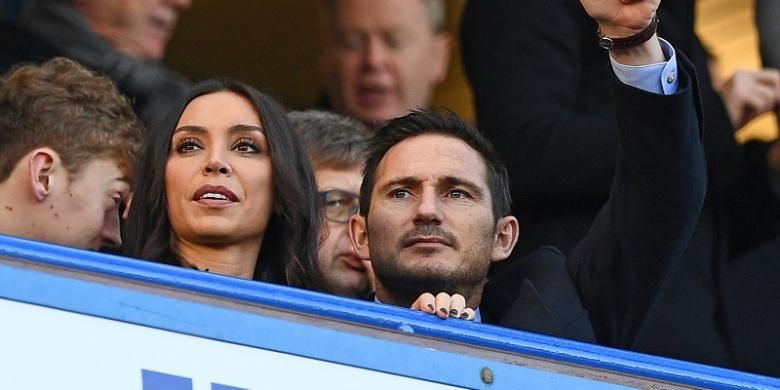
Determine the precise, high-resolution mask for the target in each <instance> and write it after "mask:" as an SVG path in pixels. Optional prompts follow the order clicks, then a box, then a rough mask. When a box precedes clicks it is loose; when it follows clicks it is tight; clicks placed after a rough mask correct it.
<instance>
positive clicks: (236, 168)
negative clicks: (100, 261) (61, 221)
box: [125, 80, 320, 289]
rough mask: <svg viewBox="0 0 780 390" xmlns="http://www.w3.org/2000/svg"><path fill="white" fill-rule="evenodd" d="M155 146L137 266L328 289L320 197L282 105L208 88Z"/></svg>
mask: <svg viewBox="0 0 780 390" xmlns="http://www.w3.org/2000/svg"><path fill="white" fill-rule="evenodd" d="M147 137H148V138H147V142H146V145H145V148H144V150H143V154H142V156H141V161H140V164H139V169H138V170H137V172H138V175H139V177H138V180H137V183H138V185H137V188H136V189H135V191H134V197H133V201H132V206H131V207H130V212H129V217H128V222H127V227H126V229H125V232H126V238H125V243H126V253H127V254H128V255H129V256H132V257H137V258H143V259H149V260H154V261H159V262H163V263H168V264H174V265H181V266H186V267H191V268H195V269H200V270H204V271H209V272H214V273H220V274H226V275H232V276H237V277H242V278H246V279H255V280H261V281H266V282H272V283H277V284H285V285H292V286H299V287H304V288H310V289H318V288H319V286H320V277H319V271H318V269H317V261H316V259H317V258H316V256H317V243H318V233H317V232H318V227H319V211H318V206H317V205H318V203H317V187H316V184H315V181H314V175H313V173H312V169H311V166H310V164H309V162H308V160H307V158H306V155H305V154H304V152H303V150H302V148H301V146H300V145H299V143H298V141H297V139H296V138H295V136H294V135H293V133H292V131H291V129H290V125H289V123H288V121H287V118H286V116H285V112H284V109H282V107H281V106H280V105H279V104H278V103H276V102H275V101H274V100H273V99H272V98H271V97H269V96H267V95H266V94H264V93H262V92H259V91H257V90H256V89H254V88H252V87H249V86H247V85H244V84H242V83H239V82H236V81H222V80H211V81H206V82H203V83H200V84H198V85H196V86H195V87H193V88H192V89H191V90H190V92H189V94H188V95H187V97H186V98H185V99H184V100H183V102H182V103H181V104H180V105H179V107H178V108H177V109H176V110H174V111H172V112H171V115H170V118H169V120H168V122H167V124H166V126H165V127H164V128H162V129H158V130H157V131H152V132H150V133H149V134H148V136H147Z"/></svg>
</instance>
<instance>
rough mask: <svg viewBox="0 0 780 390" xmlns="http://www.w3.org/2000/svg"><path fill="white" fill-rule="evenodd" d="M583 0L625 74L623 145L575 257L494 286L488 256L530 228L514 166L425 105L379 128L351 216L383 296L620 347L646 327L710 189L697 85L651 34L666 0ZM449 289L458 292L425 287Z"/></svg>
mask: <svg viewBox="0 0 780 390" xmlns="http://www.w3.org/2000/svg"><path fill="white" fill-rule="evenodd" d="M581 2H582V3H583V5H584V6H585V8H586V9H587V10H588V12H589V14H590V15H591V16H592V17H593V18H594V19H596V20H597V21H598V22H599V26H600V28H601V33H602V36H601V41H602V43H603V44H604V46H605V48H611V50H610V53H611V58H612V60H613V63H612V66H613V68H614V69H615V75H616V76H617V77H616V78H618V79H620V80H624V81H619V80H618V79H616V78H613V81H612V83H613V91H614V93H615V94H616V96H617V99H616V100H617V106H618V111H617V112H618V118H617V120H618V123H620V125H621V126H620V136H621V137H620V139H621V151H622V152H621V153H620V154H619V155H618V160H617V169H616V176H615V181H614V183H613V186H612V193H611V196H610V199H609V201H608V202H607V204H606V205H605V206H604V207H603V208H602V210H601V212H600V214H599V216H598V218H597V219H596V221H595V222H594V223H593V225H592V227H591V229H590V231H589V232H588V234H587V235H586V237H585V238H584V239H583V240H582V241H581V242H580V243H579V245H578V247H577V248H576V249H575V250H574V251H573V253H572V255H571V256H570V257H569V259H568V260H567V259H566V258H565V256H563V254H562V253H561V252H559V251H557V250H555V249H553V248H542V249H540V250H538V251H537V252H535V253H533V254H532V255H530V256H529V257H528V258H526V259H525V260H523V261H520V262H517V263H516V264H514V265H513V266H512V267H513V268H512V269H511V270H507V272H506V273H505V274H504V275H502V276H501V277H499V278H495V279H493V280H491V281H490V282H489V283H488V284H487V285H485V283H486V282H487V272H488V267H489V265H490V264H491V262H494V261H500V260H503V259H506V258H507V257H508V256H509V254H510V253H511V251H512V249H513V247H514V246H515V243H516V242H517V237H518V235H519V224H518V221H517V219H516V218H515V217H513V216H511V215H510V196H509V185H508V179H507V172H506V169H505V168H504V167H503V165H502V164H501V163H500V162H498V159H497V157H496V154H495V153H494V151H493V149H492V146H491V145H490V143H489V142H488V141H487V140H486V139H485V138H484V137H483V136H482V135H481V134H480V133H479V132H478V131H477V130H475V129H474V128H472V127H470V126H469V125H467V124H465V123H464V122H463V121H462V120H460V119H459V118H457V117H456V116H454V115H439V114H435V113H432V112H429V111H418V112H414V113H412V114H410V115H408V116H406V117H402V118H398V119H395V120H392V121H391V122H389V123H388V125H387V126H385V127H384V128H383V129H382V130H381V131H380V132H379V133H378V135H377V136H376V137H375V139H374V141H373V143H372V146H371V147H370V148H369V153H368V159H367V163H366V168H365V177H364V180H363V185H362V187H361V199H360V213H359V215H356V216H353V217H352V219H351V220H350V236H351V239H352V242H353V245H354V246H355V249H356V251H357V252H358V255H359V256H361V257H362V258H366V259H370V260H371V262H372V264H373V267H374V272H375V277H376V299H377V300H378V301H380V302H383V303H388V304H393V305H399V306H406V307H409V306H410V305H411V306H413V307H415V308H418V309H420V310H423V311H427V312H429V313H434V312H435V313H436V314H438V315H440V316H442V317H445V318H446V317H447V316H448V315H449V316H453V317H464V312H465V309H464V307H473V308H478V311H477V313H476V315H477V316H478V318H480V317H481V319H482V320H484V321H485V322H489V323H495V324H499V325H502V326H507V327H512V328H517V329H524V330H530V331H535V332H540V333H546V334H550V335H556V336H561V337H567V338H572V339H577V340H582V341H591V342H592V341H597V342H599V343H602V344H606V345H611V346H616V347H624V346H626V345H628V343H629V342H630V340H632V339H633V338H634V337H635V335H636V333H637V332H638V331H639V330H640V328H641V325H642V320H643V318H644V315H645V313H646V312H647V310H648V309H649V307H650V306H651V305H652V303H653V299H654V296H655V292H656V291H657V290H658V288H659V284H660V283H661V280H662V279H663V276H664V274H665V273H666V271H667V269H668V267H669V266H670V265H671V263H673V262H676V260H678V259H679V258H680V257H681V255H682V253H683V251H684V249H685V246H686V244H687V241H688V239H689V238H690V235H691V233H692V231H693V228H694V226H695V224H696V220H697V217H698V212H699V210H700V207H701V203H702V200H703V198H704V191H705V186H706V172H705V164H704V158H703V151H702V144H701V133H700V129H699V118H698V114H699V113H698V100H697V99H696V97H695V96H696V91H695V87H696V81H695V78H694V77H693V76H692V72H691V66H690V65H689V64H688V63H687V62H686V61H684V60H683V61H680V63H679V65H681V67H679V68H676V67H677V65H678V64H677V59H676V58H675V57H674V50H673V49H671V47H670V46H668V44H667V45H665V46H662V44H661V43H660V42H659V40H658V39H657V37H656V36H655V34H654V32H655V30H654V28H655V26H656V22H657V19H655V10H656V8H657V6H658V3H659V1H657V0H639V1H625V0H610V1H598V0H582V1H581ZM592 39H599V38H598V37H596V36H595V35H594V36H593V38H592ZM651 64H654V65H651ZM626 65H633V66H635V67H634V68H632V69H631V70H628V71H626ZM648 65H649V66H648ZM636 67H639V68H641V70H640V72H642V74H640V75H637V73H636V72H634V71H636V70H637V68H636ZM648 71H649V72H648ZM668 71H674V72H675V74H676V75H678V77H676V78H675V79H676V81H677V83H675V84H674V85H673V86H666V85H662V78H661V75H662V74H664V73H663V72H668ZM627 76H628V77H627ZM632 76H639V77H638V79H639V80H637V78H635V77H632ZM628 79H634V81H631V84H632V85H636V86H638V87H639V88H641V89H639V88H635V87H632V86H628V85H626V84H625V83H624V82H627V80H628ZM604 82H605V83H606V82H607V81H606V80H604ZM670 84H672V83H670ZM664 94H666V96H664ZM439 291H443V292H447V293H457V295H453V296H452V297H453V298H450V295H448V294H439V295H438V296H436V297H433V296H427V295H426V294H424V293H425V292H439ZM426 296H427V298H426ZM459 296H460V297H462V299H461V298H459ZM418 298H419V299H418ZM465 313H466V314H465V317H471V314H470V313H469V312H465Z"/></svg>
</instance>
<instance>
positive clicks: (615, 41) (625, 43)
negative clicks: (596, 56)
mask: <svg viewBox="0 0 780 390" xmlns="http://www.w3.org/2000/svg"><path fill="white" fill-rule="evenodd" d="M657 29H658V15H653V20H652V21H651V22H650V24H649V25H648V26H647V27H645V29H644V30H642V31H640V32H639V33H637V34H635V35H632V36H630V37H626V38H610V37H608V36H606V35H604V33H602V32H601V27H599V29H598V35H599V46H601V47H602V48H604V49H606V50H613V49H628V48H630V47H634V46H639V45H641V44H643V43H645V42H647V40H648V39H650V38H652V37H653V34H655V31H656V30H657Z"/></svg>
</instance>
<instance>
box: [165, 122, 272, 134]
mask: <svg viewBox="0 0 780 390" xmlns="http://www.w3.org/2000/svg"><path fill="white" fill-rule="evenodd" d="M179 132H188V133H195V134H204V133H208V129H207V128H205V127H203V126H194V125H188V126H182V127H179V128H177V129H176V130H174V131H173V134H176V133H179ZM251 132H259V133H262V134H265V130H264V129H263V128H262V127H260V126H253V125H242V124H238V125H233V126H230V128H228V134H235V133H251Z"/></svg>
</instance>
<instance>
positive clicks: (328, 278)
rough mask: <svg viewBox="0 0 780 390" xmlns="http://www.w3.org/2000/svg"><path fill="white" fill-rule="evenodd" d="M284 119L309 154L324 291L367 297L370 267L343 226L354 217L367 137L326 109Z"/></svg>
mask: <svg viewBox="0 0 780 390" xmlns="http://www.w3.org/2000/svg"><path fill="white" fill-rule="evenodd" d="M288 118H289V119H290V121H291V122H292V125H293V128H294V129H295V131H296V132H297V134H298V137H299V139H300V141H301V143H302V144H303V146H304V148H305V149H306V151H307V153H308V154H309V160H310V161H311V163H312V166H313V167H314V174H315V176H316V178H317V187H318V189H319V191H320V204H321V205H322V210H323V215H324V216H325V222H324V223H323V226H322V229H323V237H324V240H323V241H322V243H321V244H320V249H319V266H320V271H321V272H322V275H323V279H324V280H325V287H326V289H327V290H328V292H330V293H333V294H336V295H341V296H345V297H352V298H360V299H368V298H370V297H371V295H372V294H373V292H374V288H373V272H372V270H371V263H370V262H368V261H363V260H361V259H360V258H359V257H358V256H357V254H356V253H355V251H354V249H353V248H352V242H351V241H350V239H349V232H348V230H347V226H348V225H347V222H349V218H350V217H351V216H352V215H353V214H355V213H357V211H358V207H359V195H358V193H359V192H360V184H361V183H362V182H363V175H362V170H363V165H364V157H363V151H364V149H365V147H366V144H367V142H368V138H369V137H370V135H371V134H370V132H369V130H368V129H367V128H366V127H365V126H364V125H363V124H361V123H360V122H358V121H355V120H353V119H350V118H346V117H342V116H340V115H337V114H333V113H330V112H325V111H303V112H291V113H290V114H289V115H288Z"/></svg>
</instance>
